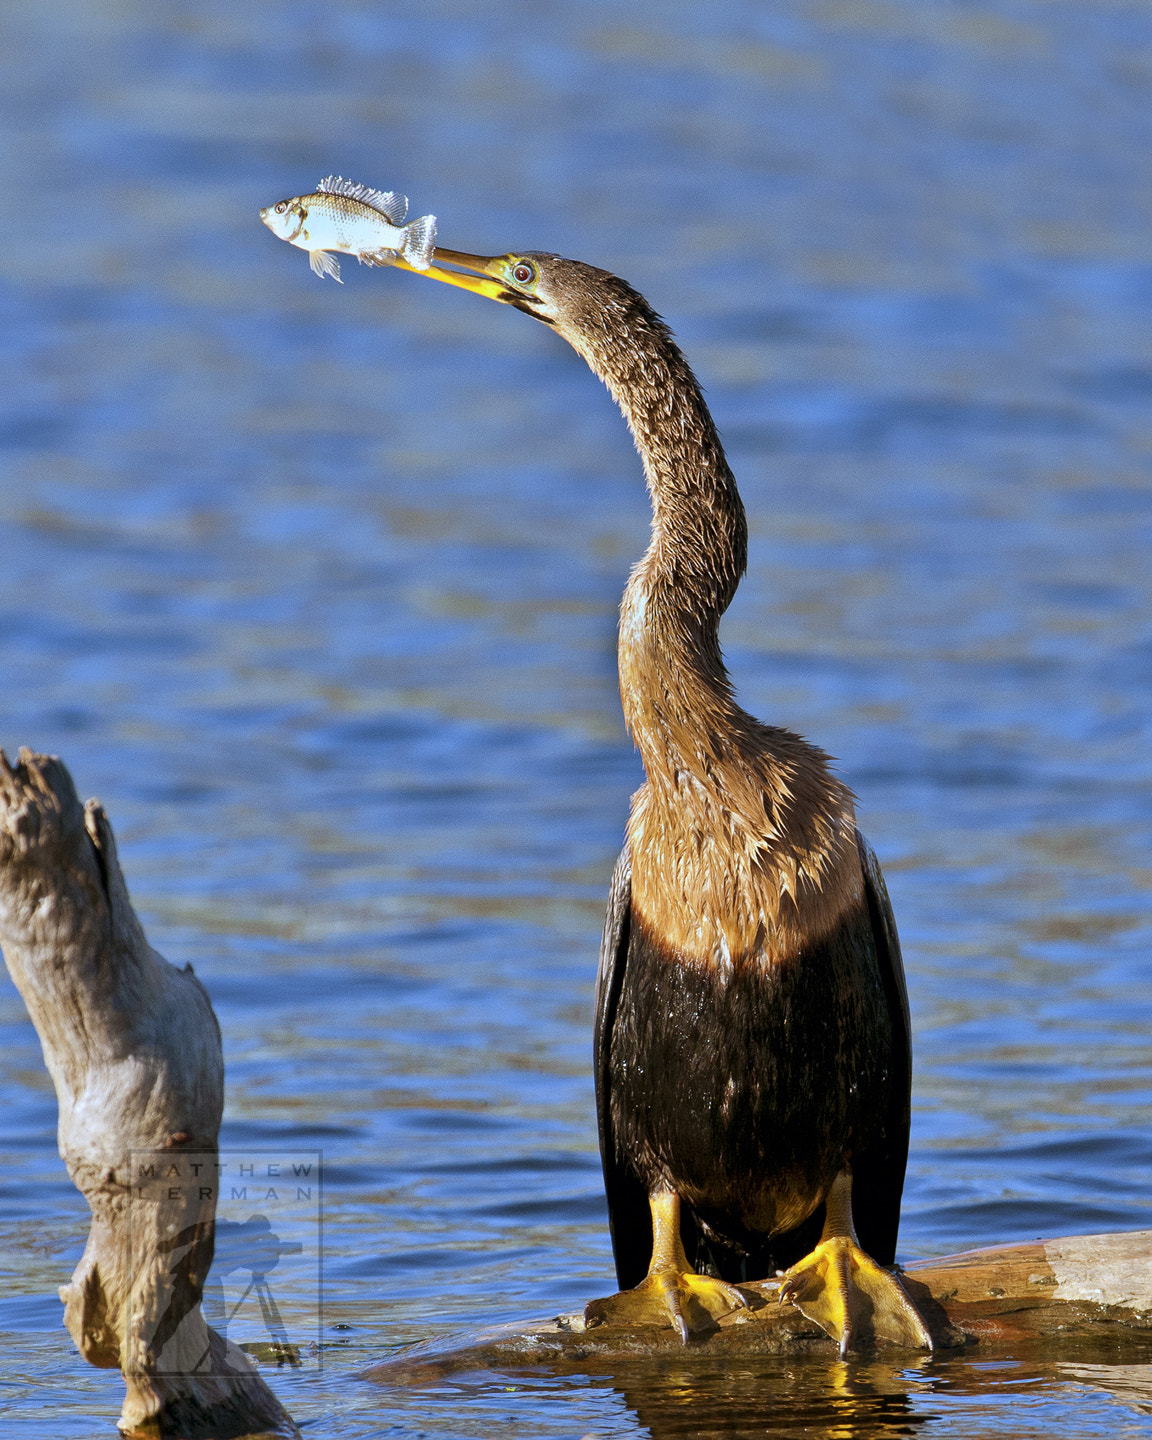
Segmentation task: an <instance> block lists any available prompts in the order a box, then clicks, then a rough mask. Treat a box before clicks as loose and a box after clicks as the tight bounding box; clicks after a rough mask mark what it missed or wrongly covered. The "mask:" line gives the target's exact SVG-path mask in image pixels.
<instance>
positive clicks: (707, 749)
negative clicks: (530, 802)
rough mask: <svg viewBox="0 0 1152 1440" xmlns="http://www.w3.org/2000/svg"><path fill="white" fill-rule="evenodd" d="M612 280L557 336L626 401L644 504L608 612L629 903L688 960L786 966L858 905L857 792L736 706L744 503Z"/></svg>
mask: <svg viewBox="0 0 1152 1440" xmlns="http://www.w3.org/2000/svg"><path fill="white" fill-rule="evenodd" d="M616 284H617V285H619V286H620V290H619V299H618V301H617V303H616V304H614V305H606V306H604V307H603V309H602V310H601V311H599V312H597V314H596V316H595V317H594V323H589V320H588V317H587V315H586V316H584V317H582V319H583V322H584V323H582V325H581V327H580V330H579V332H572V333H567V332H564V331H563V328H562V327H561V329H562V333H566V338H568V339H569V340H570V341H571V343H572V344H573V345H575V347H576V349H578V350H579V351H580V352H581V354H583V355H584V357H585V359H586V360H587V361H588V363H589V364H590V365H591V366H592V368H593V369H594V370H595V371H596V373H597V374H598V375H599V376H600V377H601V379H603V380H604V382H605V383H606V384H607V386H608V388H609V389H610V390H611V392H612V394H613V395H614V397H615V398H616V400H617V402H618V404H619V405H620V408H621V410H622V411H623V413H624V416H625V419H626V420H627V421H628V424H629V426H630V428H631V430H632V434H633V437H634V438H635V441H636V447H637V449H638V450H639V452H640V456H641V458H642V460H643V462H644V470H645V474H646V476H647V480H648V489H649V493H650V495H651V498H652V539H651V543H650V545H649V547H648V550H647V552H646V553H645V555H644V557H643V559H642V560H641V561H640V563H639V564H638V565H637V567H636V569H635V571H634V572H633V574H632V577H631V579H630V581H629V583H628V588H627V590H626V591H625V595H624V602H623V606H622V608H621V616H620V640H619V664H620V690H621V697H622V699H623V704H624V714H625V719H626V720H627V723H628V728H629V730H630V732H631V734H632V737H633V739H634V740H635V742H636V745H637V747H638V749H639V750H640V754H641V758H642V759H643V761H644V769H645V773H646V775H647V783H646V784H645V785H644V786H642V787H641V789H640V790H639V791H637V793H636V795H635V796H634V797H633V804H632V815H631V818H630V821H629V826H628V836H629V844H630V848H631V855H632V903H633V907H634V908H635V909H636V910H637V911H638V913H639V914H640V915H641V916H642V918H643V920H644V922H645V923H646V924H647V925H648V926H649V927H650V929H652V930H653V931H654V932H655V933H658V934H659V935H661V936H662V937H663V939H664V941H665V943H666V944H667V945H668V946H669V948H670V950H671V951H674V952H677V953H679V954H680V955H681V956H683V957H685V958H689V959H697V960H700V961H703V962H718V963H721V964H725V963H732V964H738V963H740V962H741V961H742V960H744V959H747V958H751V957H762V958H766V959H768V960H772V959H778V958H783V957H784V956H787V955H791V954H795V953H797V952H798V951H799V950H802V949H803V948H804V946H805V945H806V944H808V943H812V942H814V941H816V940H818V939H820V938H822V937H823V935H825V934H827V933H829V932H830V931H831V929H832V927H833V926H834V925H835V924H836V922H837V920H838V919H839V918H840V917H841V916H842V915H843V914H844V913H845V911H846V910H847V909H848V908H849V907H850V906H851V905H854V904H858V903H860V899H861V894H862V889H861V878H860V868H859V863H858V861H857V858H856V849H855V840H854V832H855V819H854V813H853V807H852V797H851V794H850V792H849V791H848V789H847V788H846V787H845V786H844V785H842V784H841V783H840V782H839V781H838V780H837V779H835V777H833V776H832V774H831V773H830V771H829V768H828V761H827V757H826V756H825V755H824V754H823V753H822V752H821V751H819V750H817V749H815V748H814V747H813V746H810V745H808V744H806V743H805V742H804V741H803V740H801V739H800V738H799V737H798V736H796V735H792V734H790V733H789V732H787V731H784V730H778V729H774V728H772V727H769V726H765V725H761V724H760V723H759V722H758V721H756V720H754V719H753V718H752V717H751V716H750V715H748V714H747V713H746V712H745V711H743V710H742V709H741V708H740V707H739V706H738V705H737V704H736V702H735V699H734V698H733V695H732V688H731V684H730V681H729V678H728V673H727V671H726V669H725V668H724V662H723V658H722V655H721V651H720V643H719V624H720V618H721V616H722V615H723V613H724V611H725V610H726V609H727V607H728V604H729V602H730V601H731V599H732V597H733V595H734V594H735V592H736V587H737V585H738V584H739V581H740V577H741V575H742V574H743V572H744V566H745V561H746V555H747V528H746V524H745V518H744V507H743V505H742V504H741V502H740V495H739V492H738V491H737V488H736V482H735V480H734V478H733V476H732V472H731V470H730V469H729V467H728V462H727V460H726V459H725V456H724V451H723V448H722V446H721V444H720V439H719V437H718V435H717V433H716V429H715V426H714V424H713V422H712V417H711V415H710V414H709V412H708V407H707V406H706V404H705V403H704V398H703V396H702V394H701V392H700V387H699V385H698V383H697V381H696V378H695V376H694V375H693V374H692V371H691V369H690V368H689V366H688V364H687V362H686V361H685V359H684V357H683V356H682V355H681V353H680V351H679V349H678V348H677V346H676V344H675V342H674V341H673V340H672V337H671V335H670V333H669V332H668V330H667V327H666V326H665V325H664V323H663V321H661V320H660V319H659V317H658V316H656V315H655V314H654V312H653V311H652V310H651V309H650V308H649V306H648V305H647V303H646V302H645V301H644V300H643V298H642V297H641V296H639V295H637V294H636V292H635V291H632V290H630V289H629V288H628V287H627V286H623V285H622V284H621V282H616Z"/></svg>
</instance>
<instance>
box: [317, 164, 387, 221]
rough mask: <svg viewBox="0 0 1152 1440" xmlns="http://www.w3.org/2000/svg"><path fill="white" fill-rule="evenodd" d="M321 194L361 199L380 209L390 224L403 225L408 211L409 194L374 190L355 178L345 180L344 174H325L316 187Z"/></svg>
mask: <svg viewBox="0 0 1152 1440" xmlns="http://www.w3.org/2000/svg"><path fill="white" fill-rule="evenodd" d="M316 193H317V194H319V195H347V196H348V198H349V199H350V200H359V201H360V202H361V204H363V205H371V207H372V209H373V210H379V212H380V214H381V215H383V216H384V218H385V220H387V221H388V223H389V224H390V225H401V224H403V222H404V216H405V215H407V213H408V197H407V195H397V194H396V192H395V190H372V189H370V188H369V186H367V185H360V184H358V183H357V182H356V181H355V180H345V179H344V177H343V175H325V177H324V179H323V180H321V181H320V184H319V185H317V187H316Z"/></svg>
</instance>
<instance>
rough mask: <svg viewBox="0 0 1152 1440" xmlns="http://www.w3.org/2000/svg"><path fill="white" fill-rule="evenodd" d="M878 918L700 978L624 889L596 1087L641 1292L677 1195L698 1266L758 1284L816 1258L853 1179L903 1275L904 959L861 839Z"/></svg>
mask: <svg viewBox="0 0 1152 1440" xmlns="http://www.w3.org/2000/svg"><path fill="white" fill-rule="evenodd" d="M858 849H859V853H860V860H861V866H862V870H863V873H864V882H865V883H864V900H863V903H862V904H861V905H859V906H858V907H856V908H854V909H853V910H851V911H850V912H849V913H848V914H846V915H845V916H844V918H843V920H842V921H841V922H840V924H839V925H838V926H837V927H836V928H835V930H834V931H833V932H832V933H831V934H830V935H828V936H826V937H824V938H823V939H820V940H818V941H816V942H815V943H814V944H813V945H811V946H810V947H809V948H808V949H807V950H805V951H801V952H800V953H798V954H796V955H795V956H793V957H791V958H790V959H788V960H784V961H776V962H773V963H771V964H759V963H757V961H756V957H754V956H753V957H748V958H747V959H746V960H745V961H743V962H742V963H740V962H738V963H736V964H734V965H731V966H726V967H725V968H724V971H722V970H721V969H720V967H719V966H717V965H714V964H701V963H700V962H698V961H697V962H685V961H684V960H683V959H681V958H679V957H677V956H676V955H674V954H671V953H669V951H668V949H667V948H666V947H665V946H664V945H662V944H661V942H660V940H659V938H658V937H655V936H652V935H650V934H649V933H648V932H647V931H646V929H645V926H644V924H643V922H642V921H641V920H639V918H638V917H637V916H636V915H635V914H634V912H633V910H632V907H631V904H630V886H629V866H628V857H627V853H625V854H624V855H622V856H621V859H620V863H619V864H618V865H617V869H616V873H615V875H614V876H613V883H612V891H611V897H610V903H609V911H608V918H607V923H606V925H605V933H604V944H603V947H602V950H601V957H600V970H599V976H598V985H597V1007H596V1033H595V1054H596V1087H597V1106H598V1112H599V1124H600V1144H601V1152H602V1156H603V1161H604V1173H605V1182H606V1188H607V1194H608V1206H609V1215H610V1220H611V1228H612V1243H613V1250H614V1253H615V1258H616V1269H617V1275H618V1278H619V1283H620V1285H621V1287H625V1288H626V1287H630V1286H633V1285H636V1284H638V1283H639V1281H640V1280H642V1279H643V1277H644V1275H645V1273H646V1271H647V1268H648V1262H649V1258H650V1254H651V1246H652V1233H651V1221H650V1218H649V1209H648V1195H649V1192H650V1191H652V1190H654V1189H659V1188H668V1189H673V1190H675V1191H676V1192H677V1193H678V1194H679V1195H680V1197H681V1200H682V1205H683V1208H682V1212H681V1231H682V1236H683V1239H684V1244H685V1250H686V1252H687V1254H688V1257H689V1259H690V1260H691V1261H693V1263H694V1264H695V1266H696V1267H697V1268H698V1269H700V1270H703V1271H706V1272H708V1273H712V1274H715V1275H718V1276H719V1277H721V1278H722V1279H726V1280H732V1281H740V1280H750V1279H760V1278H764V1277H765V1276H770V1275H772V1274H774V1273H775V1271H776V1269H778V1268H785V1267H787V1266H788V1265H791V1264H793V1263H794V1262H795V1261H797V1260H798V1259H800V1258H801V1257H802V1256H804V1255H805V1254H807V1253H808V1252H809V1251H810V1250H811V1249H812V1247H813V1245H814V1244H815V1242H816V1240H817V1239H818V1238H819V1235H820V1230H821V1226H822V1224H823V1204H822V1200H823V1196H824V1194H825V1193H826V1192H827V1189H828V1187H829V1185H830V1184H831V1182H832V1180H833V1178H834V1177H835V1175H836V1174H837V1172H838V1171H840V1170H841V1169H843V1168H848V1169H850V1170H851V1172H852V1176H853V1212H854V1217H855V1221H856V1227H857V1233H858V1234H859V1238H860V1242H861V1245H862V1246H863V1248H864V1249H865V1250H866V1251H867V1252H868V1253H869V1254H870V1255H871V1256H872V1257H873V1258H874V1259H876V1260H877V1261H879V1262H880V1263H881V1264H890V1263H891V1262H892V1260H893V1258H894V1252H895V1244H896V1231H897V1226H898V1221H899V1208H900V1195H901V1191H902V1188H903V1180H904V1169H905V1164H906V1159H907V1144H908V1119H909V1092H910V1085H911V1062H910V1046H909V1029H908V1011H907V999H906V993H905V988H904V973H903V965H902V962H901V957H900V949H899V942H898V941H897V939H896V931H895V926H894V924H893V922H892V915H891V907H890V905H889V903H888V897H887V894H886V892H885V890H884V886H883V880H882V879H881V878H880V872H879V868H878V866H877V865H876V861H875V858H874V857H873V856H872V854H871V851H870V850H869V848H868V847H867V845H866V843H865V842H864V841H863V840H862V839H861V838H860V837H858Z"/></svg>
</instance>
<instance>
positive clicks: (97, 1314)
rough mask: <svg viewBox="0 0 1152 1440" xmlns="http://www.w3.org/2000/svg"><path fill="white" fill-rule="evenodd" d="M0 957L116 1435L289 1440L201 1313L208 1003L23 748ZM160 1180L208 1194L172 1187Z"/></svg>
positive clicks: (2, 829)
mask: <svg viewBox="0 0 1152 1440" xmlns="http://www.w3.org/2000/svg"><path fill="white" fill-rule="evenodd" d="M0 948H2V949H3V952H4V958H5V960H6V961H7V964H8V970H9V972H10V974H11V976H12V979H13V981H14V982H15V984H16V987H17V989H18V990H19V991H20V993H21V995H22V996H23V998H24V1003H25V1004H26V1005H27V1007H28V1013H29V1014H30V1015H31V1017H32V1023H33V1024H34V1025H35V1027H36V1030H37V1033H38V1034H39V1036H40V1043H41V1045H42V1047H43V1050H44V1061H45V1063H46V1065H47V1066H48V1070H49V1073H50V1074H51V1076H52V1081H53V1083H54V1085H55V1087H56V1096H57V1099H58V1101H59V1106H60V1124H59V1132H58V1138H59V1145H60V1154H61V1156H62V1157H63V1159H64V1163H65V1164H66V1165H67V1167H68V1173H69V1174H70V1175H71V1177H72V1180H73V1182H74V1183H75V1185H76V1186H77V1188H78V1189H79V1190H81V1191H82V1192H83V1194H84V1197H85V1199H86V1200H87V1201H88V1204H89V1206H90V1207H91V1209H92V1229H91V1232H90V1234H89V1236H88V1243H87V1246H86V1247H85V1250H84V1254H83V1256H82V1258H81V1260H80V1263H79V1265H78V1266H77V1267H76V1271H75V1273H74V1274H73V1276H72V1281H71V1284H69V1285H66V1286H63V1287H62V1288H61V1291H60V1297H61V1299H62V1300H63V1301H64V1306H65V1309H64V1323H65V1324H66V1325H67V1327H68V1330H69V1332H70V1333H71V1335H72V1338H73V1340H74V1341H75V1342H76V1346H77V1348H78V1349H79V1351H80V1353H81V1354H82V1355H83V1356H84V1358H85V1359H86V1360H88V1361H90V1362H91V1363H92V1364H93V1365H98V1366H104V1367H108V1368H115V1367H117V1366H119V1368H120V1369H121V1370H122V1372H123V1374H124V1380H125V1384H126V1386H127V1395H126V1397H125V1401H124V1409H123V1411H122V1413H121V1416H120V1428H121V1429H122V1430H123V1431H124V1432H125V1433H126V1434H128V1435H133V1436H136V1435H139V1436H157V1437H160V1436H172V1437H197V1436H212V1437H219V1440H226V1437H234V1436H241V1435H251V1434H258V1433H269V1432H272V1433H276V1434H282V1435H295V1434H296V1433H297V1431H296V1428H295V1426H294V1425H293V1423H292V1421H291V1419H290V1418H289V1416H288V1415H287V1413H286V1412H285V1411H284V1409H283V1407H282V1406H281V1405H280V1402H279V1401H278V1400H277V1399H276V1397H275V1396H274V1395H273V1393H272V1392H271V1390H269V1389H268V1387H267V1385H266V1384H265V1383H264V1381H263V1379H262V1378H261V1377H260V1376H259V1375H258V1374H257V1373H256V1369H255V1366H254V1365H253V1363H252V1361H251V1360H249V1359H248V1357H247V1356H246V1355H245V1354H244V1353H243V1352H242V1351H240V1350H239V1349H237V1347H236V1346H235V1345H233V1344H232V1343H231V1342H229V1341H228V1340H226V1339H224V1338H223V1337H221V1336H220V1335H218V1334H216V1332H215V1331H214V1330H211V1329H210V1328H209V1327H208V1325H207V1324H206V1323H205V1321H204V1318H203V1316H202V1314H201V1313H200V1296H201V1291H202V1289H203V1286H204V1280H205V1277H206V1275H207V1272H208V1268H209V1266H210V1265H211V1263H212V1253H213V1225H214V1217H215V1210H216V1188H217V1187H216V1185H215V1183H213V1182H214V1180H215V1176H214V1175H213V1174H212V1168H213V1167H212V1160H213V1158H214V1157H215V1155H216V1154H217V1135H218V1132H219V1127H220V1115H221V1111H222V1109H223V1103H224V1063H223V1055H222V1051H221V1046H220V1030H219V1027H218V1025H217V1023H216V1017H215V1015H214V1014H213V1013H212V1006H211V1004H210V1002H209V1000H208V995H207V993H206V992H205V990H204V987H203V986H202V985H201V984H200V982H199V981H198V980H197V979H196V977H195V976H194V975H193V974H192V969H191V966H188V967H187V968H186V969H184V970H177V969H176V968H175V967H174V966H172V965H169V964H168V962H167V961H165V960H164V959H162V958H161V957H160V956H159V955H158V954H157V953H156V952H155V950H153V949H152V948H151V946H150V945H149V944H148V942H147V940H146V939H145V938H144V931H143V929H142V928H141V926H140V922H139V920H138V919H137V918H136V915H135V913H134V911H133V909H132V906H131V903H130V901H129V899H128V891H127V888H126V886H125V883H124V877H123V875H122V874H121V871H120V866H119V863H118V862H117V859H116V846H115V842H114V840H113V838H112V830H111V827H110V825H109V824H108V819H107V816H106V815H105V814H104V811H103V809H102V808H101V807H100V805H99V804H98V803H97V802H95V801H89V803H88V805H87V807H85V808H82V807H81V805H80V802H79V800H78V799H77V796H76V791H75V788H74V787H73V784H72V780H71V777H70V776H69V774H68V771H67V770H66V769H65V768H64V766H63V765H62V764H61V762H60V761H59V760H58V759H55V758H54V757H50V756H43V755H33V754H32V753H31V752H30V751H27V750H22V751H21V752H20V759H19V763H18V764H17V765H16V767H15V768H13V767H12V766H11V765H10V764H9V763H8V760H7V758H6V757H5V756H4V755H3V753H2V752H0ZM197 1166H198V1167H199V1169H198V1170H196V1167H197ZM165 1167H167V1170H168V1171H170V1172H171V1173H172V1174H173V1175H177V1174H179V1175H181V1176H185V1175H186V1173H187V1172H188V1171H190V1170H193V1171H195V1173H196V1175H197V1178H198V1179H199V1178H200V1177H203V1179H204V1180H205V1181H207V1183H203V1184H199V1183H198V1184H187V1183H181V1184H179V1185H168V1186H165V1185H163V1184H162V1183H158V1182H162V1181H163V1178H164V1175H165ZM149 1175H151V1176H152V1177H155V1178H153V1179H152V1180H149V1181H148V1182H147V1183H144V1184H142V1183H141V1178H142V1177H146V1176H149Z"/></svg>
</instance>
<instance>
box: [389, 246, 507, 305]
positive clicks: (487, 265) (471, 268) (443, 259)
mask: <svg viewBox="0 0 1152 1440" xmlns="http://www.w3.org/2000/svg"><path fill="white" fill-rule="evenodd" d="M507 259H508V257H507V256H506V255H468V254H465V252H464V251H462V250H442V249H441V248H440V246H437V247H436V249H435V250H433V252H432V261H433V263H432V264H431V265H430V266H429V267H428V269H427V270H417V269H416V267H415V265H409V264H408V262H407V260H394V261H393V262H392V263H393V264H394V265H395V267H396V269H397V270H410V271H411V272H412V274H413V275H425V276H427V277H428V278H429V279H430V280H442V281H443V282H444V284H445V285H455V286H457V287H458V288H459V289H461V290H471V291H472V292H473V294H475V295H486V296H487V297H488V299H489V300H508V299H510V298H511V295H510V292H509V290H508V287H507V286H506V285H505V284H504V282H503V281H502V280H500V279H497V278H496V277H497V276H498V275H499V274H500V273H501V271H502V270H503V268H504V265H505V263H506V261H507ZM444 265H455V266H457V267H458V268H457V269H455V270H445V269H443V268H442V266H444Z"/></svg>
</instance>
